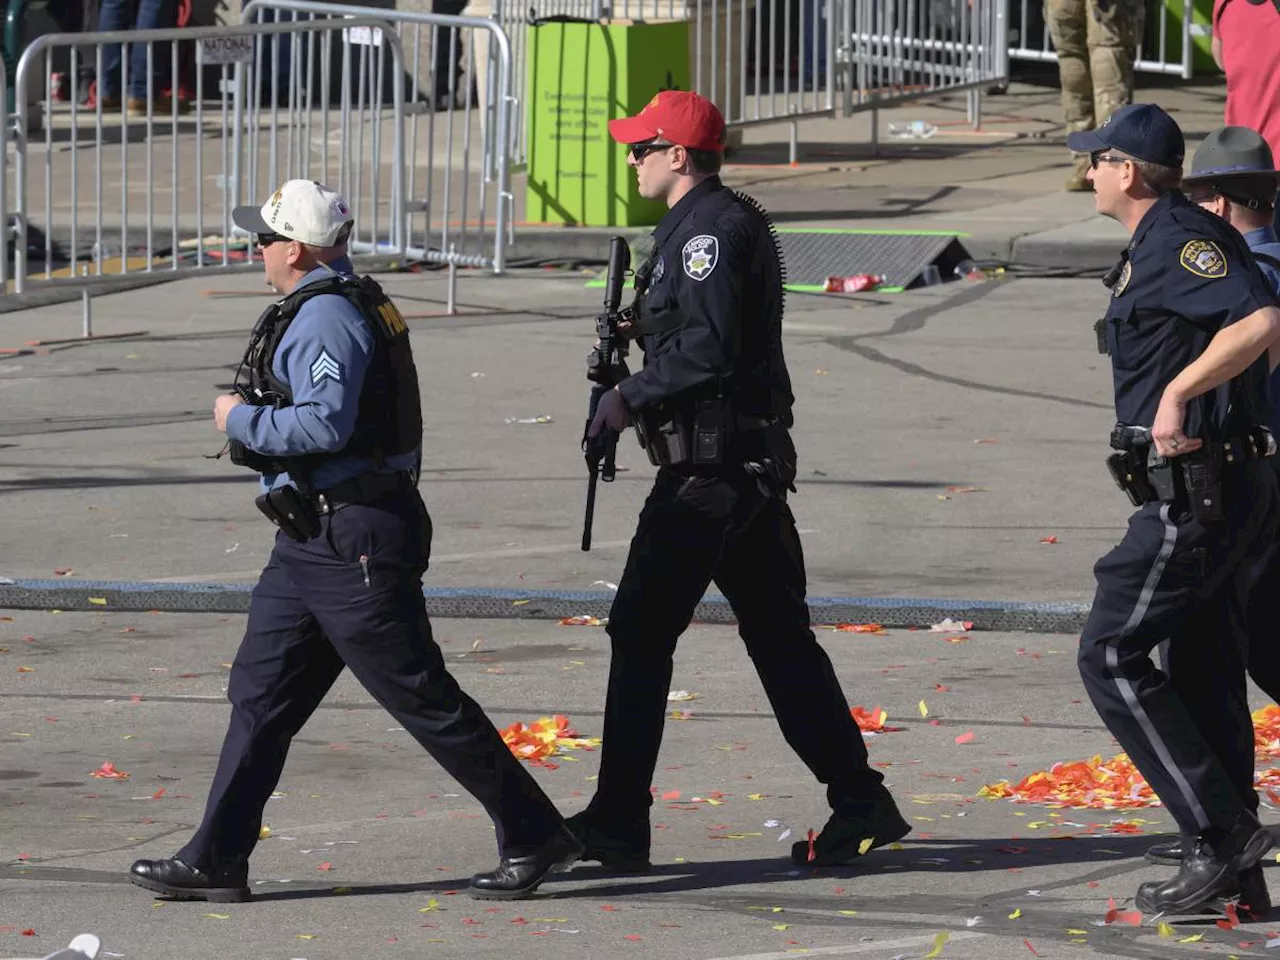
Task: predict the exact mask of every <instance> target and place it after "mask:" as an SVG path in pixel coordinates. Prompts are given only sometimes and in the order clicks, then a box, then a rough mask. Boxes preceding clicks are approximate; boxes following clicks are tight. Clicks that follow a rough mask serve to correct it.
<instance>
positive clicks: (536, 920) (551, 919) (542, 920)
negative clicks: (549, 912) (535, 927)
mask: <svg viewBox="0 0 1280 960" xmlns="http://www.w3.org/2000/svg"><path fill="white" fill-rule="evenodd" d="M529 919H530V920H532V921H533V922H534V923H568V922H569V918H568V917H530V918H529Z"/></svg>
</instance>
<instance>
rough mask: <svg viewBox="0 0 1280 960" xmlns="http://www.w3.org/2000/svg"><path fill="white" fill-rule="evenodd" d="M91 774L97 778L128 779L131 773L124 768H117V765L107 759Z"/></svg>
mask: <svg viewBox="0 0 1280 960" xmlns="http://www.w3.org/2000/svg"><path fill="white" fill-rule="evenodd" d="M89 776H91V777H93V778H95V779H97V780H128V779H129V775H128V774H127V773H125V772H124V771H123V770H117V769H116V765H115V764H114V763H111V762H110V761H107V762H106V763H104V764H103V765H102V766H100V767H99V768H98V769H97V770H95V771H93V773H91V774H89Z"/></svg>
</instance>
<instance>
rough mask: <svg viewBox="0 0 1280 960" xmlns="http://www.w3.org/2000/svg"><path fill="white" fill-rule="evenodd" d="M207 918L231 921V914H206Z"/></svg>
mask: <svg viewBox="0 0 1280 960" xmlns="http://www.w3.org/2000/svg"><path fill="white" fill-rule="evenodd" d="M205 916H206V917H207V918H209V919H210V920H230V919H231V914H229V913H206V914H205Z"/></svg>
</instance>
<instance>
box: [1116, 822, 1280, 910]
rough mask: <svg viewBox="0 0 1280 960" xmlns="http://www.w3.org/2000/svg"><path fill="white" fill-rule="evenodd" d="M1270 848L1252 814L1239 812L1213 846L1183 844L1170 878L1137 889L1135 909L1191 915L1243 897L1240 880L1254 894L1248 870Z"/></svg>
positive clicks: (1202, 841)
mask: <svg viewBox="0 0 1280 960" xmlns="http://www.w3.org/2000/svg"><path fill="white" fill-rule="evenodd" d="M1271 845H1272V839H1271V833H1270V832H1269V831H1268V830H1267V828H1266V827H1264V826H1263V825H1262V824H1261V823H1259V822H1258V818H1257V817H1255V816H1254V815H1253V814H1252V813H1250V812H1248V811H1243V812H1241V813H1240V814H1239V815H1238V816H1237V817H1236V824H1235V827H1234V828H1233V829H1232V830H1231V832H1230V833H1228V834H1227V835H1226V836H1225V837H1224V838H1223V839H1222V841H1221V842H1220V843H1218V844H1217V845H1216V846H1213V845H1210V844H1209V843H1208V842H1207V841H1205V839H1204V838H1203V837H1197V838H1196V839H1195V840H1194V841H1193V842H1191V843H1189V844H1188V845H1186V846H1185V848H1184V849H1185V851H1186V852H1185V855H1184V856H1183V858H1182V863H1181V865H1180V866H1179V867H1178V872H1177V873H1176V874H1174V876H1173V877H1172V879H1169V880H1150V881H1148V882H1147V883H1144V884H1142V886H1140V887H1138V895H1137V897H1136V902H1137V906H1138V909H1139V910H1141V911H1143V912H1144V913H1173V914H1185V913H1193V912H1195V911H1197V910H1199V909H1200V908H1201V907H1203V906H1205V905H1206V904H1208V903H1210V902H1212V901H1214V900H1216V899H1219V898H1223V897H1226V896H1228V895H1234V894H1237V893H1241V894H1242V897H1243V891H1241V890H1240V886H1241V883H1242V881H1244V882H1245V883H1248V884H1249V886H1250V887H1251V888H1252V892H1254V893H1256V892H1257V890H1256V884H1255V883H1254V882H1253V881H1252V879H1251V875H1250V873H1249V871H1250V870H1251V869H1252V868H1253V867H1255V866H1257V864H1258V861H1259V860H1260V859H1262V856H1263V854H1265V853H1266V852H1267V851H1268V850H1270V849H1271ZM1264 888H1265V885H1264ZM1269 899H1270V897H1268V900H1269ZM1249 906H1251V907H1254V906H1260V905H1255V904H1249Z"/></svg>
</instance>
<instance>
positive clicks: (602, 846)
mask: <svg viewBox="0 0 1280 960" xmlns="http://www.w3.org/2000/svg"><path fill="white" fill-rule="evenodd" d="M565 825H566V826H567V827H568V828H569V830H570V832H571V833H572V834H573V835H574V836H575V837H577V838H578V839H579V840H580V841H581V842H582V845H583V847H584V848H585V849H584V850H583V852H582V855H581V857H580V859H582V860H596V861H598V862H599V863H600V864H601V865H603V866H605V867H608V868H609V869H610V870H616V871H618V872H619V873H648V872H649V868H650V867H652V866H653V864H652V863H651V862H650V861H649V818H648V817H647V816H640V817H633V818H630V819H617V818H610V817H605V816H601V815H599V814H597V813H595V812H594V811H592V810H591V809H590V808H589V807H588V808H587V809H586V810H583V811H582V812H581V813H575V814H574V815H573V816H572V817H569V818H568V819H567V820H566V821H565Z"/></svg>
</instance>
